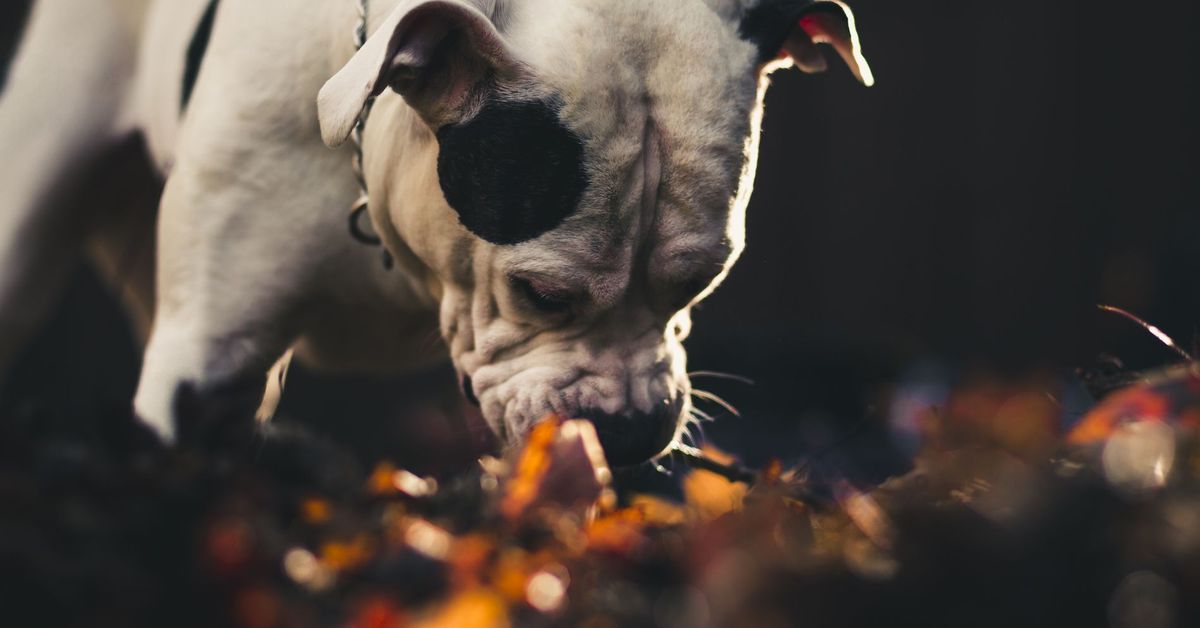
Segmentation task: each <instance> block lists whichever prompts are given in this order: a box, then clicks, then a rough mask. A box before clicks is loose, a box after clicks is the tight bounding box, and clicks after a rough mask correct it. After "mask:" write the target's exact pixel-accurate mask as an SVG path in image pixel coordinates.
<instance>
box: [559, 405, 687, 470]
mask: <svg viewBox="0 0 1200 628" xmlns="http://www.w3.org/2000/svg"><path fill="white" fill-rule="evenodd" d="M579 414H580V416H582V417H583V418H585V419H587V420H589V421H591V422H592V424H593V425H595V426H596V435H597V436H599V437H600V445H601V446H602V447H604V456H605V458H607V459H608V463H609V464H611V465H613V466H614V467H627V466H631V465H635V464H641V463H643V462H645V461H647V460H649V459H651V458H653V457H655V456H657V455H658V454H661V453H662V452H663V450H664V449H666V448H667V447H668V446H669V445H670V444H671V441H672V440H673V439H674V438H675V431H676V430H677V429H678V428H679V402H678V401H674V402H672V401H668V400H666V399H664V400H662V401H661V402H659V403H658V404H657V405H656V406H655V408H654V410H653V411H651V412H637V411H634V412H627V413H622V414H609V413H607V412H601V411H599V410H588V409H584V410H580V412H579Z"/></svg>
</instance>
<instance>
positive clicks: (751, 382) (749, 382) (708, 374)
mask: <svg viewBox="0 0 1200 628" xmlns="http://www.w3.org/2000/svg"><path fill="white" fill-rule="evenodd" d="M688 377H712V378H714V379H728V380H733V381H735V382H741V383H743V384H746V385H747V386H753V385H754V380H752V379H750V378H749V377H742V376H741V375H734V374H733V373H722V372H720V371H692V372H691V373H688Z"/></svg>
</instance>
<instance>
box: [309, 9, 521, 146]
mask: <svg viewBox="0 0 1200 628" xmlns="http://www.w3.org/2000/svg"><path fill="white" fill-rule="evenodd" d="M495 4H496V0H405V1H402V2H401V3H400V5H399V6H397V7H396V9H395V10H393V11H392V13H391V15H389V16H388V17H387V19H386V20H385V21H384V23H383V25H382V26H380V27H379V29H378V30H376V31H375V34H374V35H372V36H371V37H370V38H369V39H368V40H367V42H366V44H364V45H363V47H362V49H361V50H359V51H358V52H357V53H356V54H355V55H354V57H353V58H351V59H350V61H349V63H347V64H346V65H345V67H343V68H342V69H341V70H340V71H339V72H338V73H337V74H335V75H334V76H333V78H331V79H329V81H328V82H326V83H325V86H324V87H322V88H321V93H320V94H319V95H318V96H317V113H318V115H319V117H320V122H321V138H322V139H324V140H325V143H326V144H328V145H329V146H331V147H335V146H339V145H341V144H342V143H343V142H345V141H346V139H347V138H348V137H349V136H350V132H351V131H352V130H353V129H354V125H355V124H356V123H357V122H358V117H359V114H360V113H361V112H362V109H363V106H364V105H365V104H366V102H367V100H368V99H369V98H371V97H374V96H378V95H379V94H381V93H383V90H384V89H386V88H387V87H389V86H391V87H392V89H395V90H396V91H397V92H399V93H400V94H401V95H402V96H404V99H405V101H407V102H408V104H409V105H410V106H412V107H413V108H414V109H416V110H417V112H418V113H420V114H421V116H422V117H423V118H425V120H426V121H427V122H430V123H431V125H433V126H434V127H435V128H436V127H437V126H440V125H442V124H445V123H447V122H450V121H453V119H454V118H455V117H456V115H458V114H460V113H461V110H462V109H463V108H464V107H465V106H466V105H467V104H469V103H470V102H471V101H472V99H473V98H475V97H476V96H478V94H479V90H480V89H481V88H483V87H484V86H485V85H486V84H487V83H488V81H489V79H491V78H493V77H495V76H496V75H497V74H503V73H505V72H506V71H513V72H515V71H517V68H518V64H517V63H516V62H515V61H514V60H513V57H512V55H510V54H509V52H508V48H507V46H506V44H505V42H504V39H503V38H502V37H501V35H500V33H499V31H498V30H497V29H496V26H495V24H493V23H492V19H491V13H492V12H494V10H495Z"/></svg>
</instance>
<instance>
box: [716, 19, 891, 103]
mask: <svg viewBox="0 0 1200 628" xmlns="http://www.w3.org/2000/svg"><path fill="white" fill-rule="evenodd" d="M738 31H739V33H740V34H741V36H742V37H743V38H745V39H747V40H749V41H751V42H752V43H754V44H755V45H756V46H758V49H759V55H760V57H759V60H760V61H761V62H762V63H763V64H768V63H770V62H772V61H774V60H777V59H781V58H785V57H790V58H791V60H792V62H793V63H795V64H796V67H798V68H800V69H801V70H803V71H805V72H808V73H816V72H824V71H825V70H826V69H827V67H828V64H827V63H826V61H825V56H824V55H823V54H822V53H821V50H820V49H819V48H818V47H817V45H818V44H829V45H831V46H833V49H834V50H836V51H837V53H838V55H839V56H841V58H842V59H843V60H844V61H845V62H846V65H847V66H849V67H850V71H851V72H852V73H853V74H854V77H855V78H857V79H858V80H859V81H860V82H861V83H862V84H863V85H866V86H867V87H870V86H871V85H874V84H875V76H874V75H873V74H872V73H871V66H870V65H868V64H867V60H866V58H865V57H863V53H862V45H861V43H860V42H859V39H858V30H857V28H856V26H855V23H854V12H852V11H851V10H850V7H848V6H846V5H845V4H844V3H842V2H841V1H840V0H760V1H759V3H758V4H756V5H754V6H752V7H750V8H749V9H747V10H746V12H745V13H744V14H743V15H742V18H741V23H740V24H739V25H738Z"/></svg>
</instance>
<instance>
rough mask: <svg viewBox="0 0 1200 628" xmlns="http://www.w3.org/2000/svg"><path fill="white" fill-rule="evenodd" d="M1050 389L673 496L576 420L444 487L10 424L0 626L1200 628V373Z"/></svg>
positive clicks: (1031, 388) (293, 443)
mask: <svg viewBox="0 0 1200 628" xmlns="http://www.w3.org/2000/svg"><path fill="white" fill-rule="evenodd" d="M917 392H919V391H917ZM910 393H911V394H910ZM1059 393H1060V391H1057V390H1054V389H1053V388H1052V387H1049V386H1046V385H1044V383H1041V382H1032V383H1030V382H1026V383H1023V384H1019V385H1015V384H997V383H976V384H973V385H968V386H964V387H963V388H962V389H961V390H959V391H957V392H953V393H949V394H948V395H946V396H944V397H943V398H940V399H938V400H937V402H936V403H933V402H928V401H922V399H924V398H923V397H922V396H921V395H920V394H916V393H914V392H913V391H908V392H907V393H906V391H905V390H903V389H901V390H898V391H897V393H896V396H897V399H899V400H900V402H898V403H894V404H893V409H894V411H893V414H894V415H896V416H893V417H892V420H893V421H895V423H896V426H897V430H898V431H897V434H898V437H901V438H903V437H907V438H910V439H911V441H912V442H914V443H918V444H919V447H918V448H917V450H916V452H917V453H915V456H914V466H913V470H912V471H911V472H910V473H908V474H906V475H903V476H899V477H896V478H893V479H891V480H889V481H887V482H885V483H884V484H882V485H880V486H852V485H850V484H849V483H847V482H844V481H838V480H837V479H836V478H834V479H831V480H827V479H822V480H821V481H820V482H817V481H816V480H815V479H814V478H811V477H809V474H808V472H807V469H805V468H804V467H803V466H801V467H798V468H793V469H786V468H783V467H782V466H781V465H779V464H774V465H770V466H768V468H766V469H764V470H762V471H760V472H758V474H757V477H756V478H755V479H754V480H753V481H752V482H749V483H743V482H736V481H731V480H729V479H727V478H726V477H723V476H722V475H721V473H718V472H713V471H705V470H698V469H697V470H692V471H691V472H687V471H686V465H685V464H684V463H683V462H682V461H679V462H678V464H676V465H675V469H676V474H677V475H678V476H679V477H680V478H681V479H680V481H681V483H682V495H683V499H682V500H674V499H669V498H666V497H662V496H651V495H643V494H635V493H630V492H627V491H622V492H618V491H616V490H614V487H613V485H612V473H611V472H610V470H609V469H608V468H607V467H606V465H605V462H604V460H603V454H602V452H601V451H600V450H599V448H598V445H597V444H596V441H595V438H594V433H593V432H592V431H591V429H590V425H589V424H587V423H583V422H577V421H561V420H551V421H548V422H546V423H544V424H543V425H542V427H540V428H538V429H537V430H536V431H535V432H534V433H533V434H532V435H531V436H530V438H529V441H528V443H527V444H526V446H525V448H524V449H523V450H522V451H519V452H512V453H511V454H510V455H509V456H508V457H506V458H504V459H500V458H485V459H483V460H481V461H480V463H479V464H478V465H474V466H472V467H471V468H469V469H466V470H463V471H460V472H458V473H454V474H448V475H446V476H444V477H439V478H431V477H420V476H417V475H414V474H412V473H409V472H408V471H405V470H404V469H403V468H400V467H398V466H394V465H392V464H380V465H378V466H377V467H375V468H373V469H364V468H360V467H359V465H358V463H357V462H356V461H355V460H354V459H353V458H352V457H351V456H349V455H348V454H346V453H345V452H343V451H340V450H338V449H337V448H335V447H333V446H331V445H328V444H327V443H325V442H323V441H322V440H321V439H318V438H315V437H313V436H311V435H309V434H307V433H305V432H302V431H292V430H288V429H274V430H273V431H271V432H269V433H267V434H265V435H259V436H257V437H255V438H253V439H252V441H253V442H252V444H250V445H245V446H228V447H227V446H222V445H221V444H220V443H211V442H210V443H206V445H205V446H202V447H191V448H183V449H178V450H165V449H162V448H161V447H159V446H157V444H156V443H155V441H154V440H153V439H152V438H150V437H149V435H148V434H146V433H145V432H143V431H142V430H141V429H140V428H139V427H138V426H137V425H136V424H135V423H134V422H132V421H131V420H130V419H129V418H128V417H124V416H121V415H115V416H113V417H112V418H111V420H108V421H105V422H103V423H102V425H103V426H105V427H104V430H103V431H101V432H99V433H96V434H92V435H90V437H88V438H79V437H73V438H60V437H56V436H54V435H53V434H46V433H43V432H42V431H41V428H39V424H38V423H37V422H36V421H19V420H9V421H5V422H3V423H2V424H0V426H2V427H0V429H2V430H3V433H2V434H0V600H3V604H0V613H3V615H4V617H3V618H0V621H3V623H4V624H5V625H12V626H80V627H84V626H86V627H101V626H114V627H115V626H197V627H210V626H213V627H215V626H232V627H240V628H273V627H279V626H288V627H290V626H301V627H303V626H314V627H315V626H348V627H354V628H391V627H399V626H446V627H451V626H454V627H457V626H507V625H519V626H555V625H573V626H575V625H578V626H590V627H594V628H601V627H610V626H611V627H624V626H688V627H691V626H722V627H723V626H747V627H751V626H753V627H763V626H767V627H770V626H816V627H823V626H910V625H911V626H1105V625H1110V626H1117V627H1122V628H1124V627H1130V628H1132V627H1143V628H1156V627H1168V626H1195V625H1200V596H1197V595H1196V594H1197V593H1200V447H1198V446H1197V442H1198V440H1197V437H1196V432H1195V430H1196V428H1197V426H1198V425H1200V368H1198V367H1195V366H1181V367H1178V368H1176V369H1174V370H1173V371H1170V372H1165V373H1162V374H1158V375H1156V376H1154V377H1151V378H1139V379H1138V381H1136V382H1135V383H1134V385H1133V386H1132V387H1130V388H1124V389H1121V390H1118V391H1117V392H1114V393H1112V394H1109V395H1107V397H1106V398H1105V399H1104V400H1103V401H1102V402H1101V403H1100V404H1099V405H1097V406H1095V407H1094V408H1092V409H1090V410H1089V411H1088V412H1087V413H1086V415H1085V416H1083V417H1082V418H1081V419H1077V420H1072V421H1071V422H1072V423H1073V424H1074V425H1072V426H1071V427H1069V428H1065V427H1063V425H1064V421H1063V418H1062V415H1063V413H1064V410H1063V405H1064V404H1063V403H1062V401H1061V399H1060V394H1059ZM906 394H908V397H905V395H906ZM707 455H708V456H709V457H710V458H713V459H718V460H725V461H728V459H725V458H724V457H723V456H724V455H723V454H721V453H719V452H715V451H709V452H707Z"/></svg>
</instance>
